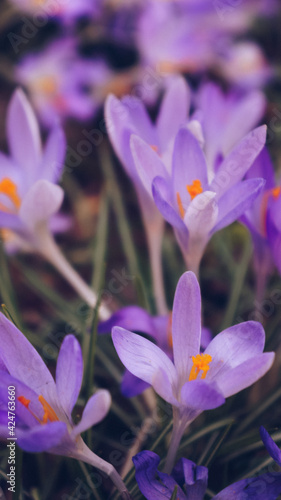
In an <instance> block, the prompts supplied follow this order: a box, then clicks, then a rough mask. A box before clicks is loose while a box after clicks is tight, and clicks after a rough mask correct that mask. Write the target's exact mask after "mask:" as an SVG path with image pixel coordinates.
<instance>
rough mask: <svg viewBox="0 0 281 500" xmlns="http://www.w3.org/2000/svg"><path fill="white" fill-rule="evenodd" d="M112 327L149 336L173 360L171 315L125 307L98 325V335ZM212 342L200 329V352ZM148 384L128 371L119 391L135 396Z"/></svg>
mask: <svg viewBox="0 0 281 500" xmlns="http://www.w3.org/2000/svg"><path fill="white" fill-rule="evenodd" d="M114 326H121V327H122V328H125V329H126V330H131V331H134V332H141V333H144V334H146V335H149V336H150V337H151V338H152V339H153V340H154V342H155V343H156V345H157V346H158V347H160V349H162V351H164V352H165V353H166V354H167V356H169V358H170V359H173V340H172V315H171V313H170V314H166V315H163V316H151V315H150V314H149V313H148V312H147V311H146V310H145V309H142V308H141V307H138V306H127V307H123V308H122V309H119V310H118V311H117V312H116V313H114V314H112V316H111V318H109V319H108V320H107V321H103V322H101V323H99V326H98V332H99V333H100V334H103V333H109V332H111V330H112V328H113V327H114ZM211 340H212V335H211V332H210V330H208V328H204V327H203V328H202V332H201V342H200V351H203V350H204V349H206V347H207V346H208V344H209V343H210V342H211ZM147 387H149V384H147V383H146V382H144V381H143V380H141V379H139V378H138V377H135V376H134V375H132V373H130V372H129V371H128V370H126V371H125V374H124V376H123V380H122V385H121V390H122V393H123V394H124V396H126V397H129V398H130V397H133V396H137V395H138V394H140V393H141V392H143V391H144V390H145V389H147Z"/></svg>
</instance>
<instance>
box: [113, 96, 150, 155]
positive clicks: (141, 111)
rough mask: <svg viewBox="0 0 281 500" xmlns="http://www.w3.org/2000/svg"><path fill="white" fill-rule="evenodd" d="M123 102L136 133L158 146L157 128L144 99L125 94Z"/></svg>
mask: <svg viewBox="0 0 281 500" xmlns="http://www.w3.org/2000/svg"><path fill="white" fill-rule="evenodd" d="M121 102H122V104H123V105H124V106H125V107H126V109H127V111H128V114H129V122H130V123H131V124H132V127H133V128H134V129H135V133H136V134H137V135H139V136H140V137H141V138H142V139H143V140H144V141H145V142H147V143H148V144H151V145H153V146H158V139H157V134H156V130H155V127H154V125H153V124H152V122H151V120H150V117H149V115H148V112H147V110H146V107H145V105H144V103H143V101H141V100H140V99H138V98H136V97H132V96H125V97H123V99H122V101H121Z"/></svg>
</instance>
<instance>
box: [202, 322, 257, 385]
mask: <svg viewBox="0 0 281 500" xmlns="http://www.w3.org/2000/svg"><path fill="white" fill-rule="evenodd" d="M264 343H265V333H264V329H263V327H262V325H261V324H260V323H258V322H256V321H246V322H245V323H240V324H238V325H234V326H231V327H230V328H227V329H226V330H224V331H223V332H221V333H219V334H218V335H216V336H215V337H214V338H213V340H212V341H211V342H210V344H209V345H208V347H207V349H206V351H205V353H207V354H210V355H211V356H212V362H211V363H210V371H209V372H208V374H207V378H208V379H214V380H217V378H218V377H220V378H221V379H223V378H224V377H225V376H226V372H227V371H228V370H229V369H231V368H235V367H236V366H239V365H240V364H241V363H243V362H244V361H247V360H248V359H250V358H252V357H254V356H258V355H260V354H262V352H263V349H264Z"/></svg>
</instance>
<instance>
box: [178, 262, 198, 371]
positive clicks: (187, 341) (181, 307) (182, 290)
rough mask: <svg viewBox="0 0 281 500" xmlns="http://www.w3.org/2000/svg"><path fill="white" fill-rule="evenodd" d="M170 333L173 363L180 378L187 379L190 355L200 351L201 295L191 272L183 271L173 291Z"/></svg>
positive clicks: (190, 361) (190, 363) (190, 362)
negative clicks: (171, 336)
mask: <svg viewBox="0 0 281 500" xmlns="http://www.w3.org/2000/svg"><path fill="white" fill-rule="evenodd" d="M172 335H173V352H174V363H175V367H176V370H177V372H178V376H179V377H180V379H181V380H187V379H188V376H189V372H190V369H191V366H192V359H191V357H192V356H196V355H197V354H199V352H200V337H201V295H200V288H199V284H198V281H197V279H196V276H195V274H193V273H192V272H186V273H184V274H183V275H182V276H181V278H180V280H179V282H178V285H177V289H176V292H175V298H174V305H173V316H172Z"/></svg>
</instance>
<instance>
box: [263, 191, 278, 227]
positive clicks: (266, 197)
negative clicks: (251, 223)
mask: <svg viewBox="0 0 281 500" xmlns="http://www.w3.org/2000/svg"><path fill="white" fill-rule="evenodd" d="M280 194H281V187H280V186H277V187H275V188H272V189H268V190H267V191H266V192H265V193H264V195H263V198H262V201H261V221H262V224H261V227H262V234H263V236H266V215H267V207H268V202H269V198H270V196H272V197H273V198H274V200H277V199H278V198H279V196H280Z"/></svg>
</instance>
